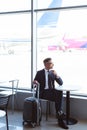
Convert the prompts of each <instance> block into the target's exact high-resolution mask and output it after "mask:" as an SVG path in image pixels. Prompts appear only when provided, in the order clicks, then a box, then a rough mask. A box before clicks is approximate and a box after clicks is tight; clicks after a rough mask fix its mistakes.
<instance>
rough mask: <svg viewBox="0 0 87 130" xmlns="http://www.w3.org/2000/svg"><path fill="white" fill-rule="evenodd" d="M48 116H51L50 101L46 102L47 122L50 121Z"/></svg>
mask: <svg viewBox="0 0 87 130" xmlns="http://www.w3.org/2000/svg"><path fill="white" fill-rule="evenodd" d="M48 114H50V101H46V121H47V120H48Z"/></svg>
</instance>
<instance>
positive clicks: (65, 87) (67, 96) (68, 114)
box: [55, 85, 78, 125]
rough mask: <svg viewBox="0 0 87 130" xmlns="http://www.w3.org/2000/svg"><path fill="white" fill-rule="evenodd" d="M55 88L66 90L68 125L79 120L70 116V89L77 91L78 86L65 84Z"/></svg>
mask: <svg viewBox="0 0 87 130" xmlns="http://www.w3.org/2000/svg"><path fill="white" fill-rule="evenodd" d="M55 89H57V90H59V91H66V119H65V122H66V124H67V125H73V124H76V123H77V120H76V119H74V118H72V117H70V91H77V90H78V87H76V88H75V87H74V86H71V85H65V86H64V85H63V86H57V87H56V88H55Z"/></svg>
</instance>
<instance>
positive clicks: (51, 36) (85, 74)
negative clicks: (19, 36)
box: [37, 0, 87, 94]
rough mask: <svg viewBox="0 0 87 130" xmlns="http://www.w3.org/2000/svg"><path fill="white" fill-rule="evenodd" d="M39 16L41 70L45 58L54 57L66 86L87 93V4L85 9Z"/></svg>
mask: <svg viewBox="0 0 87 130" xmlns="http://www.w3.org/2000/svg"><path fill="white" fill-rule="evenodd" d="M51 2H54V0H53V1H51ZM65 3H66V2H65V1H63V2H62V3H61V6H62V7H63V6H64V4H65ZM77 3H78V2H77ZM84 3H85V2H84ZM73 4H75V2H74V1H73ZM80 4H81V3H80ZM50 5H51V3H49V6H50ZM58 5H59V3H58ZM66 5H67V3H66ZM77 5H79V3H78V4H77ZM37 17H38V18H37V19H38V20H37V26H38V29H37V43H38V51H37V52H38V53H37V54H38V56H37V57H38V62H37V64H38V65H37V66H38V70H39V69H41V68H43V62H42V61H43V59H44V58H46V57H52V58H53V60H54V63H55V66H54V68H55V69H56V70H57V73H58V74H59V75H60V76H61V77H62V78H63V80H64V84H65V85H66V84H67V85H72V86H73V87H75V88H76V87H80V91H79V93H80V94H82V93H83V94H85V93H86V94H87V88H86V86H87V69H86V67H87V58H86V55H87V30H86V23H87V8H86V5H85V8H78V7H77V8H69V9H68V8H66V9H64V10H63V9H62V8H61V10H60V9H57V10H51V9H50V10H45V11H40V12H38V13H37Z"/></svg>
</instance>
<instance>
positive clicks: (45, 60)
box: [43, 58, 52, 63]
mask: <svg viewBox="0 0 87 130" xmlns="http://www.w3.org/2000/svg"><path fill="white" fill-rule="evenodd" d="M50 60H52V58H46V59H44V60H43V63H47V62H49V61H50Z"/></svg>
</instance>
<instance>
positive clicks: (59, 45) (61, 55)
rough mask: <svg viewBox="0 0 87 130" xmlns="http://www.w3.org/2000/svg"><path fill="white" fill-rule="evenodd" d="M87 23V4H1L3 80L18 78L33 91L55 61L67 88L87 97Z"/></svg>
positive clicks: (58, 0) (16, 0)
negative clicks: (39, 76)
mask: <svg viewBox="0 0 87 130" xmlns="http://www.w3.org/2000/svg"><path fill="white" fill-rule="evenodd" d="M32 2H34V4H33V3H32ZM31 3H32V4H31ZM5 5H6V6H5ZM10 5H11V6H10ZM33 5H34V7H32V6H33ZM32 9H33V11H32ZM34 16H35V17H34ZM35 18H36V19H35ZM31 21H32V22H31ZM86 23H87V0H72V2H71V1H70V0H48V1H47V0H33V1H32V0H21V1H20V0H3V1H0V80H5V79H6V80H7V79H15V78H16V79H19V88H20V89H29V88H31V78H32V77H34V76H35V73H36V69H37V70H39V69H42V68H43V67H44V66H43V59H44V58H46V57H52V58H53V61H54V64H55V66H54V68H55V69H56V70H57V73H58V74H59V75H60V76H61V77H62V78H63V81H64V84H70V85H73V86H74V87H76V86H80V87H81V90H80V91H79V92H80V93H83V94H85V93H86V94H87V88H86V85H87V80H86V77H87V69H86V66H87V58H86V54H87V30H86ZM33 61H34V62H33ZM36 61H37V62H36ZM31 64H32V65H31ZM32 80H33V79H32Z"/></svg>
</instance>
